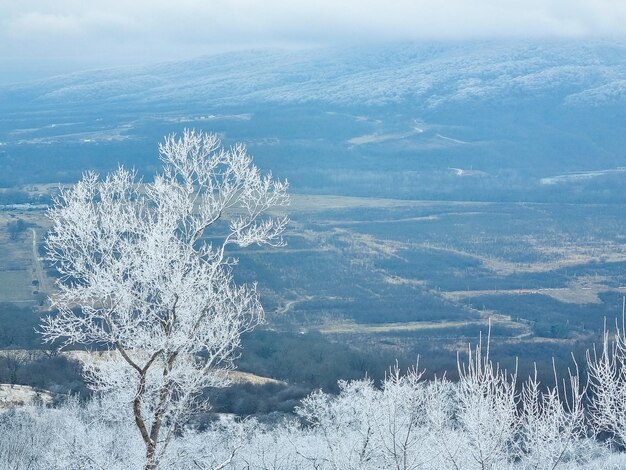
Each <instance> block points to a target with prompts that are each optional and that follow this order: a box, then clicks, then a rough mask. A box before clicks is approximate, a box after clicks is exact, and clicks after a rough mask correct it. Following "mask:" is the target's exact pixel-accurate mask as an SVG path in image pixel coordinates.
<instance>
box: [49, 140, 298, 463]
mask: <svg viewBox="0 0 626 470" xmlns="http://www.w3.org/2000/svg"><path fill="white" fill-rule="evenodd" d="M159 151H160V158H161V160H162V162H163V170H162V172H161V173H159V174H157V175H155V177H154V180H153V182H150V183H143V182H142V181H141V180H139V179H138V178H137V175H136V174H135V173H134V172H132V171H128V170H126V169H124V168H119V169H118V170H117V171H115V172H113V173H111V174H109V175H108V176H106V178H104V179H103V180H100V179H99V177H98V175H96V174H95V173H87V174H86V175H85V176H84V177H83V179H82V180H81V181H80V182H79V183H77V184H76V185H74V186H73V187H71V188H69V189H64V190H62V191H61V192H60V194H59V196H58V197H57V198H56V200H55V201H54V206H53V207H52V208H51V210H50V212H49V217H50V220H51V222H52V228H51V230H50V233H49V235H48V238H47V240H46V247H47V251H48V256H49V259H50V261H51V262H52V264H53V265H54V266H55V268H56V269H57V271H58V273H59V275H60V277H59V279H58V282H57V286H58V292H57V293H55V294H54V295H53V296H52V299H51V300H52V306H53V307H54V308H55V309H57V311H58V313H57V314H56V315H53V316H50V317H48V318H47V319H46V320H45V321H44V323H43V326H42V330H43V335H44V338H45V339H46V340H47V341H61V342H62V344H63V345H75V344H82V345H97V346H100V347H102V346H105V347H107V348H109V352H108V354H104V355H100V356H98V358H97V359H95V358H94V359H93V360H91V361H90V362H88V363H87V364H86V366H85V371H86V376H87V379H88V380H89V383H90V384H91V387H92V388H93V390H95V391H96V392H100V393H102V394H106V395H107V398H106V399H107V400H109V401H110V403H112V405H111V412H112V413H119V410H118V409H117V407H118V406H124V405H125V406H126V409H128V410H129V418H130V419H132V420H133V421H134V423H135V425H136V427H137V428H138V430H139V432H140V434H141V438H142V439H143V442H144V444H145V450H146V454H145V468H146V469H154V468H156V467H157V466H158V463H159V459H160V457H161V456H162V454H163V452H164V450H165V448H166V447H167V444H168V442H169V441H170V439H171V437H172V433H173V432H174V431H175V429H176V425H177V424H179V423H181V422H182V421H184V419H185V417H186V416H187V415H188V413H189V412H190V411H191V410H193V409H194V407H195V406H197V405H199V404H200V403H198V400H199V398H198V397H199V395H200V392H201V391H202V390H203V389H204V388H206V387H209V386H219V385H222V384H224V383H225V380H226V374H225V371H227V370H228V369H230V368H231V367H232V365H233V364H232V360H233V353H234V352H235V350H236V349H237V347H238V346H239V344H240V335H241V334H242V333H243V332H245V331H249V330H251V329H252V328H253V327H254V326H256V325H257V324H258V323H259V322H261V321H263V309H262V307H261V304H260V303H259V297H258V294H257V289H256V284H252V285H237V284H236V283H235V282H234V281H233V275H232V268H233V266H234V265H235V264H236V260H235V259H233V258H231V257H229V255H228V248H229V246H233V245H236V246H238V247H246V246H249V245H252V244H257V245H272V246H281V245H282V244H283V240H282V238H281V234H282V233H283V231H284V229H285V226H286V224H287V218H286V217H280V218H277V217H274V216H271V215H269V214H268V211H269V210H270V209H272V208H275V207H277V206H284V205H286V204H287V203H288V195H287V192H286V191H287V183H286V182H281V181H277V180H275V179H273V178H272V176H271V174H268V175H265V176H264V175H262V174H261V172H260V171H259V169H258V168H257V167H256V166H254V165H253V164H252V160H251V158H250V156H248V154H247V153H246V149H245V148H244V147H243V146H242V145H236V146H234V147H232V148H229V149H225V148H223V147H221V146H220V142H219V140H218V138H217V137H216V136H215V135H212V134H205V133H201V132H194V131H185V132H184V134H183V135H182V136H180V137H176V136H175V135H171V136H169V137H167V138H166V139H165V141H164V142H163V143H162V144H161V145H160V146H159ZM131 411H132V415H131V414H130V412H131Z"/></svg>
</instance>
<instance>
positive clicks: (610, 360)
mask: <svg viewBox="0 0 626 470" xmlns="http://www.w3.org/2000/svg"><path fill="white" fill-rule="evenodd" d="M624 307H625V309H626V299H625V301H624ZM622 315H624V313H622ZM604 330H605V331H604V338H603V344H602V351H601V352H600V353H598V352H597V350H596V349H595V348H594V349H593V350H591V351H588V352H587V366H588V371H589V372H588V373H589V388H590V389H591V392H592V395H591V405H590V412H591V413H590V417H591V421H592V424H593V426H594V429H595V430H596V431H597V432H608V433H611V434H612V436H613V440H614V441H616V442H617V444H618V445H620V446H624V445H626V327H625V325H624V321H623V320H622V326H621V328H620V327H619V325H616V328H615V333H614V336H612V337H611V335H610V334H609V331H608V330H607V328H606V326H605V329H604Z"/></svg>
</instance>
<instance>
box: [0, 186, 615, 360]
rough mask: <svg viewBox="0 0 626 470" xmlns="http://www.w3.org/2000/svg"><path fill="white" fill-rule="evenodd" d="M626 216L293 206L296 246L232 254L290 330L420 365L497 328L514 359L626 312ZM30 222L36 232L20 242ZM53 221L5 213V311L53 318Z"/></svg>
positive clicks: (311, 199)
mask: <svg viewBox="0 0 626 470" xmlns="http://www.w3.org/2000/svg"><path fill="white" fill-rule="evenodd" d="M29 190H30V191H33V192H35V193H36V192H37V191H40V192H49V191H50V190H51V188H50V187H48V186H43V185H42V186H40V187H37V188H35V187H31V188H30V189H29ZM624 209H625V208H624V207H622V206H620V205H585V204H580V205H571V204H521V203H520V204H514V203H506V204H505V203H469V202H448V201H408V200H406V201H405V200H402V201H397V200H391V199H376V198H353V197H340V196H321V195H317V196H314V195H294V196H292V204H291V206H290V208H289V209H288V212H289V216H290V218H291V219H292V222H291V225H290V229H289V232H288V233H287V236H286V239H287V242H288V246H287V247H286V248H285V249H251V250H241V251H232V252H230V253H229V254H230V255H231V256H236V257H238V258H239V262H240V265H239V266H238V267H237V270H236V275H237V279H238V280H239V281H242V282H245V281H252V280H258V282H259V286H260V287H261V293H262V300H263V302H264V305H265V307H266V311H267V314H268V322H269V327H270V328H271V329H273V330H275V331H278V332H281V331H282V332H285V333H287V332H302V333H303V334H304V333H306V332H309V331H312V332H313V331H314V332H319V333H321V334H322V335H324V336H326V337H327V338H328V339H329V340H330V341H335V342H342V343H344V344H347V345H350V346H351V347H354V348H355V349H357V350H358V349H364V348H367V349H368V350H372V349H375V348H380V349H381V350H384V349H387V350H390V351H392V352H393V354H398V355H404V356H405V357H411V356H413V357H414V356H415V355H416V354H418V353H420V352H424V351H425V350H427V351H431V352H433V351H434V353H435V354H436V353H437V351H448V352H452V351H455V350H456V349H458V348H464V347H465V345H466V344H467V342H468V341H475V340H477V338H478V336H479V334H481V333H485V332H486V331H487V329H488V325H489V323H490V322H491V325H492V328H493V332H494V338H495V339H494V341H495V344H496V345H499V347H500V348H501V349H502V351H504V352H503V354H505V355H511V354H514V353H516V351H517V352H519V351H524V348H525V347H529V348H533V349H535V350H538V351H539V350H541V351H544V350H546V348H547V350H550V348H553V351H560V352H559V353H558V354H561V352H563V351H565V350H566V349H568V348H569V349H570V350H571V349H572V348H575V347H576V345H579V344H587V345H590V344H591V342H593V341H594V339H595V338H597V335H598V332H599V331H600V330H601V329H602V325H603V320H604V317H605V316H606V317H609V318H613V317H616V316H619V315H620V314H621V297H622V296H623V295H625V294H626V236H625V234H626V211H625V210H624ZM18 219H21V220H23V221H24V222H25V223H26V224H27V230H25V231H24V232H23V233H21V234H20V235H19V236H18V237H17V238H15V239H11V237H10V234H9V232H8V229H7V227H8V226H7V224H8V223H9V222H11V221H15V220H18ZM46 224H47V222H46V219H45V214H44V210H43V208H41V207H40V208H33V207H26V206H24V207H5V208H4V209H3V210H0V253H1V254H2V257H0V302H10V303H19V304H23V305H31V306H32V307H33V308H37V309H45V308H47V306H46V304H45V303H43V304H42V302H41V300H42V296H43V294H42V293H49V292H51V289H53V287H52V286H53V279H51V278H49V276H48V274H47V271H46V266H44V265H43V264H42V261H41V259H40V258H39V255H38V252H39V250H40V246H41V241H42V237H43V236H44V234H45V231H46ZM543 356H546V355H545V354H543ZM546 357H549V355H548V356H546Z"/></svg>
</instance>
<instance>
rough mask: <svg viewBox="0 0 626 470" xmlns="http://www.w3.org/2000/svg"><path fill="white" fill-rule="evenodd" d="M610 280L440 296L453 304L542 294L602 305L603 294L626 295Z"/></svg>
mask: <svg viewBox="0 0 626 470" xmlns="http://www.w3.org/2000/svg"><path fill="white" fill-rule="evenodd" d="M607 280H608V279H606V278H604V277H600V276H581V277H579V278H577V279H575V280H574V281H572V282H571V283H570V284H569V285H568V286H567V287H555V288H543V289H492V290H461V291H448V292H440V295H441V296H442V297H444V298H446V299H448V300H451V301H453V302H458V301H461V300H463V299H467V298H472V297H479V296H488V295H531V294H540V295H545V296H548V297H551V298H553V299H555V300H558V301H559V302H563V303H568V304H600V303H602V300H601V299H600V297H599V294H601V293H603V292H618V293H620V294H623V295H626V286H624V287H608V286H607V285H606V284H605V283H604V281H607Z"/></svg>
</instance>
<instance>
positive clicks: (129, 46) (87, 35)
mask: <svg viewBox="0 0 626 470" xmlns="http://www.w3.org/2000/svg"><path fill="white" fill-rule="evenodd" d="M0 18H1V19H0V61H1V62H2V65H3V67H2V69H3V73H2V74H1V75H0V83H2V84H7V83H12V82H20V81H29V80H36V79H41V78H45V77H48V76H52V75H58V74H64V73H72V72H76V71H81V70H87V69H94V68H103V67H115V66H124V65H134V64H137V65H139V64H148V63H154V62H160V61H169V60H178V59H189V58H192V57H197V56H201V55H207V54H214V53H219V52H226V51H231V50H236V49H248V48H252V47H280V48H298V47H309V46H312V45H323V46H328V45H341V44H362V43H380V42H395V41H421V40H441V39H443V40H446V39H450V40H469V39H505V38H527V39H554V38H564V39H588V38H610V39H623V38H626V4H623V3H618V2H615V1H612V0H604V1H597V0H596V1H591V0H577V1H573V2H572V1H569V2H565V1H561V0H559V1H553V2H549V4H546V2H542V1H540V0H531V1H528V0H527V1H525V2H521V1H516V0H512V1H511V0H510V1H506V2H502V1H500V2H496V1H493V0H479V1H477V2H471V3H470V2H467V1H461V0H449V1H446V2H434V1H432V0H420V1H407V0H402V1H395V2H393V3H391V4H389V3H386V2H382V1H380V0H368V1H366V2H356V1H353V0H350V1H344V2H331V1H326V0H324V1H321V2H315V4H313V3H304V2H290V3H285V2H282V1H277V0H271V1H269V2H268V1H266V2H258V1H253V0H236V1H230V2H220V3H219V4H217V5H216V4H215V3H212V4H211V5H209V4H206V3H204V2H200V1H198V0H184V1H182V2H177V4H176V5H174V4H173V3H171V2H165V1H152V2H149V3H148V2H144V1H137V2H133V3H132V4H127V3H125V2H121V1H119V0H113V1H110V2H107V3H106V4H98V5H93V4H83V3H81V2H76V1H74V0H63V1H58V2H54V3H50V2H44V1H41V0H27V1H24V2H20V3H19V4H17V3H15V4H9V3H7V2H3V3H0Z"/></svg>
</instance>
